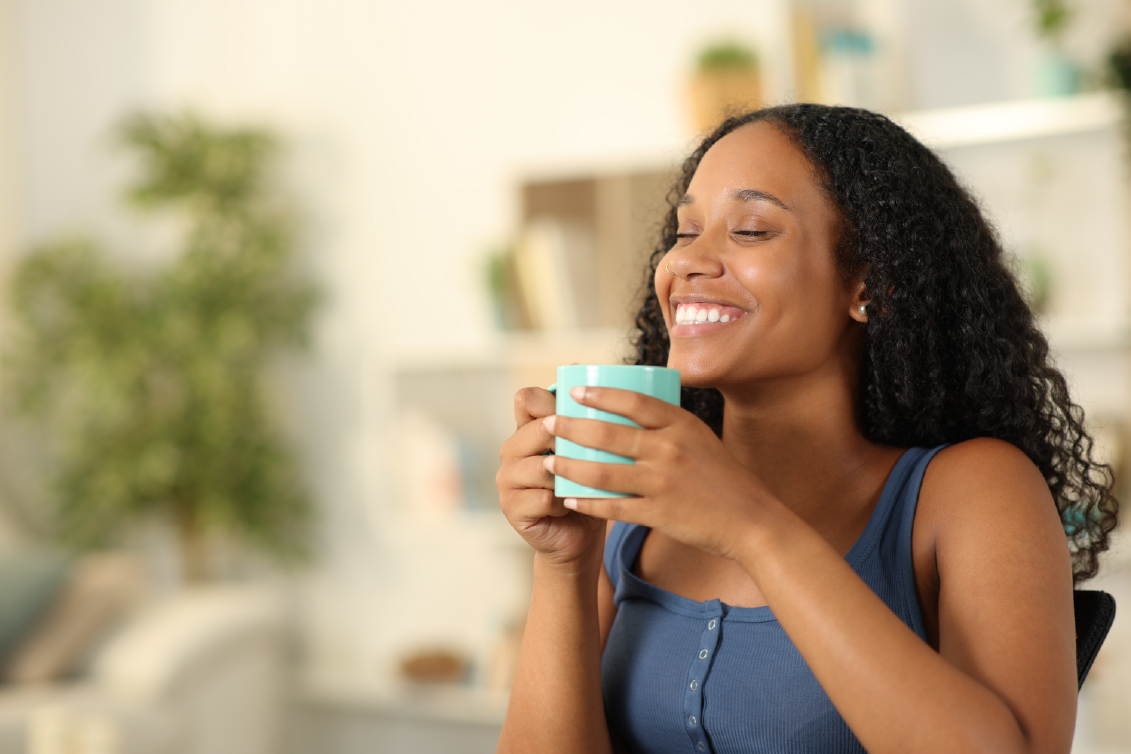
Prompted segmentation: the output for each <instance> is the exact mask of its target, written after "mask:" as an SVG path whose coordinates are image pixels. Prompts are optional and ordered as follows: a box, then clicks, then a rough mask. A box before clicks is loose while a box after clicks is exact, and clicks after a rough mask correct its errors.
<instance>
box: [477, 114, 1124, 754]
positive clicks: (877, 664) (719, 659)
mask: <svg viewBox="0 0 1131 754" xmlns="http://www.w3.org/2000/svg"><path fill="white" fill-rule="evenodd" d="M672 197H673V200H674V201H673V204H672V208H671V211H670V213H669V215H668V218H667V221H666V224H665V227H664V231H663V238H662V241H661V244H660V245H659V246H658V248H657V250H656V252H655V253H654V254H653V256H652V258H651V271H652V273H653V274H652V278H651V281H650V284H649V289H648V292H647V293H648V295H647V297H646V299H645V303H644V305H643V307H642V309H641V312H640V314H639V315H638V317H637V326H638V328H639V335H638V337H637V341H636V343H637V350H638V358H637V363H639V364H651V365H666V366H669V367H673V368H676V369H679V370H680V372H681V374H682V380H683V384H684V386H685V387H684V389H683V400H682V408H676V407H674V406H670V405H667V404H663V403H662V402H660V401H656V400H653V399H649V398H647V397H645V396H641V395H639V394H636V393H628V392H624V391H618V390H612V389H601V388H586V389H575V393H574V394H573V397H574V399H575V400H577V401H578V402H580V403H583V404H586V405H590V406H593V407H595V408H599V409H601V410H605V411H610V412H612V413H615V414H620V415H622V416H625V417H628V418H629V419H632V420H633V421H634V422H636V424H638V425H639V428H636V427H629V426H620V425H611V424H606V423H603V422H595V421H588V420H583V419H571V418H567V417H561V416H557V417H555V416H553V415H552V414H553V411H554V402H553V399H552V398H551V397H550V396H549V394H548V393H545V391H542V390H539V389H537V388H529V389H526V390H524V391H522V392H520V393H519V395H518V396H516V410H515V413H516V419H517V423H518V429H517V431H516V432H515V434H514V436H512V437H511V439H510V440H508V441H507V443H506V444H505V445H504V446H503V449H502V453H501V456H502V459H503V465H502V468H501V469H500V471H499V474H498V485H499V490H500V498H501V501H502V505H503V509H504V512H505V513H506V515H507V517H508V519H509V520H510V521H511V523H512V525H513V526H514V527H515V528H516V529H517V530H518V531H519V533H521V534H522V535H523V537H524V538H525V539H526V540H527V541H528V542H529V543H530V544H531V545H532V546H533V547H534V548H535V550H536V551H537V555H536V558H535V587H534V593H533V598H532V602H531V610H530V617H529V622H528V627H527V632H526V635H525V637H524V642H523V649H522V655H521V659H520V662H519V667H518V671H517V673H516V677H515V684H514V690H513V692H512V696H511V704H510V709H509V710H508V715H507V720H506V724H505V725H504V729H503V734H502V738H501V740H500V746H499V748H500V751H507V752H509V751H539V752H558V751H560V752H576V751H596V752H600V751H605V752H611V751H617V750H627V751H634V752H637V751H639V752H650V753H656V752H659V753H661V754H662V753H663V752H683V751H715V752H750V751H758V752H761V751H765V752H783V751H785V752H792V751H796V752H846V751H863V750H865V749H866V750H867V751H870V752H885V751H887V752H905V751H947V752H953V751H993V752H1039V751H1040V752H1043V751H1048V752H1057V751H1059V752H1064V751H1067V750H1068V748H1069V746H1070V742H1071V739H1072V730H1073V724H1074V719H1075V695H1076V685H1075V679H1076V675H1075V664H1074V648H1075V645H1074V631H1073V629H1074V627H1073V616H1072V595H1071V591H1072V585H1073V581H1074V580H1076V581H1079V580H1082V579H1084V578H1087V577H1088V576H1090V575H1093V574H1094V573H1095V570H1096V556H1097V554H1098V553H1099V552H1101V551H1102V550H1103V549H1104V548H1106V546H1107V535H1108V532H1109V531H1110V530H1111V528H1112V527H1113V526H1114V525H1115V501H1114V498H1113V497H1112V495H1111V490H1110V486H1111V479H1110V473H1109V471H1108V470H1107V468H1106V467H1104V466H1102V465H1100V464H1098V463H1096V462H1094V461H1093V460H1092V458H1091V450H1090V449H1091V440H1090V438H1089V437H1088V436H1087V434H1086V433H1085V432H1084V429H1083V416H1082V412H1081V411H1080V409H1079V408H1078V407H1077V406H1075V405H1074V404H1072V403H1071V401H1070V400H1069V397H1068V393H1067V389H1066V387H1065V381H1064V378H1063V377H1062V376H1061V375H1060V374H1059V372H1057V371H1056V370H1055V369H1054V368H1053V367H1052V366H1051V365H1050V363H1049V357H1048V346H1047V343H1046V341H1045V339H1044V338H1043V336H1042V335H1041V334H1040V332H1039V331H1038V330H1037V328H1036V326H1035V325H1034V322H1033V318H1032V316H1031V314H1030V312H1029V310H1028V309H1027V307H1026V306H1025V303H1024V301H1023V299H1022V297H1021V295H1020V293H1019V291H1018V288H1017V285H1016V283H1015V281H1014V280H1013V279H1012V277H1011V276H1010V274H1009V272H1008V271H1007V269H1006V267H1005V264H1004V261H1003V254H1002V251H1001V247H1000V245H999V243H998V241H997V239H996V235H995V234H994V232H993V230H992V229H991V228H990V226H989V225H988V224H987V223H986V221H985V220H984V218H983V217H982V215H981V213H980V212H979V210H978V208H977V206H976V204H975V203H974V202H973V201H972V200H971V199H970V197H969V195H968V194H967V193H966V192H965V191H964V190H963V189H962V188H961V187H960V186H959V185H958V183H957V182H956V180H955V179H954V177H953V175H952V174H951V173H950V171H949V170H947V169H946V167H945V166H944V165H943V164H942V163H941V161H939V159H938V158H937V157H936V156H935V155H934V154H932V153H931V152H930V151H929V150H928V149H926V148H925V147H923V146H922V145H921V144H919V143H918V142H916V141H915V140H914V139H913V138H912V137H910V136H909V135H908V134H907V133H906V132H905V131H903V130H902V129H900V128H899V127H898V126H896V125H895V124H893V123H892V122H890V121H889V120H887V119H886V118H883V117H882V116H878V115H875V114H872V113H869V112H866V111H862V110H853V109H847V108H830V107H823V106H817V105H794V106H787V107H780V108H772V109H768V110H762V111H758V112H755V113H752V114H749V115H747V116H744V117H741V118H732V119H730V120H728V121H726V122H725V123H723V124H722V125H721V126H720V127H719V128H718V129H717V130H716V131H715V133H713V134H711V135H710V136H708V137H707V138H706V139H705V140H704V142H703V144H702V145H701V146H700V147H699V149H698V150H696V152H695V153H694V154H692V155H691V157H690V158H688V160H687V162H686V163H685V166H684V171H683V176H682V178H681V180H680V181H679V183H678V185H677V186H676V187H675V190H674V191H673V195H672ZM535 419H539V420H540V421H535ZM554 437H562V438H566V439H569V440H571V441H573V442H576V443H578V444H581V445H584V446H587V447H595V448H600V449H603V450H608V451H610V452H613V453H617V454H619V455H626V456H630V457H632V458H633V459H635V464H633V465H616V466H613V465H606V464H597V463H589V462H584V461H578V460H572V459H566V458H561V457H553V456H548V457H545V456H543V455H542V453H543V452H544V451H545V450H547V449H549V448H550V447H551V445H552V442H553V438H554ZM553 474H558V475H561V476H564V477H566V478H569V479H572V480H575V481H577V482H580V483H582V484H585V485H588V486H593V487H598V488H602V489H609V490H614V491H619V492H625V493H630V494H632V495H635V497H630V498H620V499H610V500H573V499H566V500H561V499H556V498H554V497H553V493H552V488H553V476H552V475H553ZM606 522H609V524H608V526H607V536H606Z"/></svg>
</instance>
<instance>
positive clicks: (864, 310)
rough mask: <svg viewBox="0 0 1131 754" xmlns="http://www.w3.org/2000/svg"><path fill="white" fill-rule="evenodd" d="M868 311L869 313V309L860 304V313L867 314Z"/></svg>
mask: <svg viewBox="0 0 1131 754" xmlns="http://www.w3.org/2000/svg"><path fill="white" fill-rule="evenodd" d="M867 311H868V307H866V306H865V305H864V304H860V313H861V314H866V313H867Z"/></svg>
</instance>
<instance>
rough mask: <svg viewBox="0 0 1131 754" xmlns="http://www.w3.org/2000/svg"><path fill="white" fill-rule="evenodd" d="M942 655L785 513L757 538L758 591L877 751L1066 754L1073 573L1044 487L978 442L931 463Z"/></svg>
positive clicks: (750, 549) (1014, 457)
mask: <svg viewBox="0 0 1131 754" xmlns="http://www.w3.org/2000/svg"><path fill="white" fill-rule="evenodd" d="M920 504H921V506H922V507H923V509H924V510H922V511H921V512H920V513H921V514H925V515H920V516H918V517H917V518H916V527H919V526H920V525H921V524H926V526H927V527H930V529H931V531H927V532H920V531H917V532H916V537H917V539H918V538H919V537H921V536H925V537H927V538H933V540H934V549H935V555H936V557H935V560H936V562H937V568H938V584H939V599H938V618H939V637H938V638H939V651H938V652H937V653H936V652H935V651H933V650H932V649H931V648H930V647H929V646H928V645H926V644H924V643H923V642H922V641H921V640H920V639H919V638H918V637H917V636H916V635H915V634H914V633H913V632H912V631H911V629H910V628H908V627H907V626H906V625H905V624H904V623H903V622H902V621H901V620H900V619H899V618H898V617H896V615H895V614H894V613H892V612H891V611H890V610H889V609H888V608H887V606H886V605H884V604H883V602H882V601H881V600H880V599H879V597H877V596H876V595H875V593H874V592H872V590H871V589H870V588H868V586H867V585H866V584H865V583H864V582H863V581H862V580H861V579H860V578H859V577H858V576H857V575H856V573H855V572H854V571H852V569H851V567H850V566H849V565H848V564H847V563H846V562H845V560H844V559H843V558H842V557H840V556H839V554H838V553H836V552H835V551H834V550H833V549H832V548H831V547H830V546H829V545H828V544H827V543H826V542H825V541H824V540H823V539H822V538H821V537H820V536H818V535H817V534H816V532H814V531H813V529H811V528H810V527H808V526H806V525H805V524H804V523H802V522H800V521H799V520H796V518H795V517H792V516H791V514H790V513H789V511H787V510H785V509H784V508H780V509H778V510H777V512H776V513H775V514H774V515H773V516H768V517H767V520H766V521H764V522H762V524H761V525H759V526H757V527H756V528H755V529H752V530H751V531H750V533H749V534H748V535H746V536H745V537H743V543H742V544H741V545H740V548H739V553H738V556H737V560H738V562H739V563H741V564H742V565H743V567H744V568H745V569H746V570H747V571H748V572H749V573H750V574H751V576H752V577H753V578H754V579H755V581H756V582H757V584H758V586H759V587H760V588H761V590H762V593H763V594H764V595H765V598H766V601H767V603H768V604H769V605H770V607H771V608H772V609H773V611H774V615H775V616H776V617H777V619H778V620H779V621H780V622H781V625H782V627H783V628H784V629H785V631H786V632H787V633H788V634H789V637H790V639H791V640H792V641H793V643H794V644H795V645H796V646H797V648H798V650H799V651H800V652H801V654H802V656H803V657H804V658H805V660H806V662H807V663H808V664H809V667H810V668H811V669H812V671H813V673H814V674H815V675H816V676H817V679H818V680H819V681H820V682H821V685H822V687H823V688H824V689H825V692H826V693H827V694H828V695H829V698H830V699H831V700H832V702H833V704H835V705H836V707H837V709H838V711H840V713H841V715H842V716H843V717H844V718H845V720H846V722H847V723H848V724H849V727H851V728H852V730H853V732H854V733H856V735H857V737H858V738H859V739H860V741H861V743H863V745H864V747H865V748H866V749H867V750H868V751H870V752H888V751H890V752H906V751H917V752H918V751H951V752H953V751H963V752H981V751H984V752H1067V751H1068V750H1069V748H1070V747H1071V742H1072V730H1073V726H1074V723H1075V711H1076V665H1075V655H1074V647H1075V641H1074V623H1073V615H1072V571H1071V563H1070V561H1069V556H1068V547H1067V543H1066V540H1065V536H1064V530H1063V529H1062V528H1061V526H1060V521H1059V518H1058V517H1057V515H1056V509H1055V507H1054V506H1053V503H1052V500H1051V497H1050V495H1049V492H1048V488H1047V486H1046V485H1045V482H1044V479H1043V478H1042V477H1041V475H1040V473H1039V472H1038V471H1037V469H1036V468H1035V467H1034V466H1033V464H1032V463H1031V462H1029V460H1028V459H1027V458H1026V457H1025V456H1024V455H1023V454H1022V453H1021V452H1020V451H1019V450H1017V449H1016V448H1014V447H1013V446H1011V445H1007V444H1006V443H1003V442H999V441H994V440H975V441H970V442H967V443H963V444H961V445H959V446H955V447H952V448H948V449H945V450H943V451H941V452H940V454H939V456H938V457H936V459H935V460H934V461H933V462H932V464H931V466H929V467H928V471H927V475H926V479H925V481H924V483H923V488H922V492H921V496H920Z"/></svg>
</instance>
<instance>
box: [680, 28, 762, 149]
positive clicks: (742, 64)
mask: <svg viewBox="0 0 1131 754" xmlns="http://www.w3.org/2000/svg"><path fill="white" fill-rule="evenodd" d="M689 95H690V101H691V110H692V119H693V121H694V125H695V129H696V130H697V131H699V132H700V133H706V132H708V131H710V130H712V129H713V128H714V127H715V126H717V125H718V124H719V123H720V122H722V120H723V119H724V118H726V117H727V116H729V115H734V114H737V113H740V112H744V111H746V110H753V109H755V108H757V107H759V106H760V105H761V100H762V82H761V78H760V76H759V67H758V53H757V52H756V51H755V50H754V48H752V47H750V46H747V45H744V44H742V43H740V42H734V41H724V42H718V43H715V44H711V45H708V46H707V47H705V48H704V49H703V50H702V51H701V52H700V53H699V56H698V58H697V61H696V67H695V74H694V76H693V78H692V79H691V85H690V89H689Z"/></svg>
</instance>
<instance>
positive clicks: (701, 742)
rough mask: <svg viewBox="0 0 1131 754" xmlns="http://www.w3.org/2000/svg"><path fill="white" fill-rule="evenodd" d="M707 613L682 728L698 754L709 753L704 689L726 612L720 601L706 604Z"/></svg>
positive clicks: (687, 688) (690, 675) (690, 674)
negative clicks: (704, 726)
mask: <svg viewBox="0 0 1131 754" xmlns="http://www.w3.org/2000/svg"><path fill="white" fill-rule="evenodd" d="M703 606H704V608H706V610H705V611H704V613H703V618H702V623H701V625H702V632H701V633H700V635H699V642H698V644H697V645H696V647H695V652H694V654H693V655H692V657H691V666H690V668H689V669H688V673H687V683H686V684H685V686H684V695H683V698H684V704H683V707H684V709H683V714H684V718H683V727H684V730H686V731H687V735H688V738H690V739H691V745H692V746H694V747H695V750H696V751H710V743H709V741H708V740H707V734H706V731H705V730H704V729H703V685H704V684H705V683H706V681H707V676H708V675H709V674H710V671H711V663H712V661H713V660H714V659H715V650H716V649H717V648H718V646H719V636H720V635H721V634H722V616H723V608H722V603H721V602H719V600H711V601H710V602H705V603H703Z"/></svg>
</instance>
